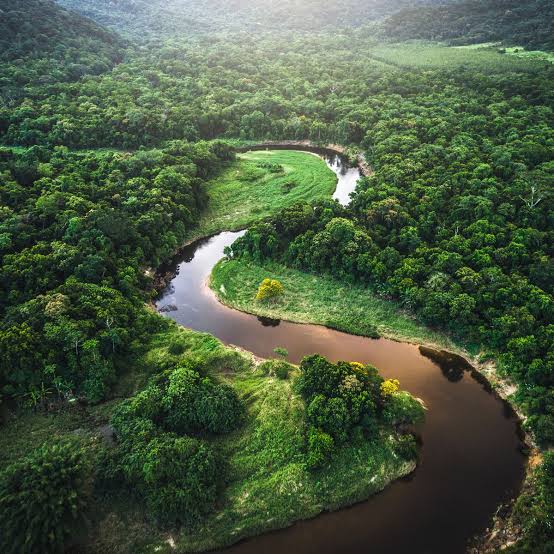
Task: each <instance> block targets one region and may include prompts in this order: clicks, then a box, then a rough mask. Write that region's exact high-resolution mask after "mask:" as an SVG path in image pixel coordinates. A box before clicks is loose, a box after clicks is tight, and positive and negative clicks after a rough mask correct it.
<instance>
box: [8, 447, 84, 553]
mask: <svg viewBox="0 0 554 554" xmlns="http://www.w3.org/2000/svg"><path fill="white" fill-rule="evenodd" d="M88 458H89V457H88V456H87V453H86V452H85V450H84V449H83V448H82V447H81V445H80V444H79V443H78V442H77V441H76V440H58V441H53V442H51V443H50V444H44V445H43V446H41V447H40V448H38V449H37V450H35V451H34V452H33V453H32V454H30V455H29V456H27V457H25V458H23V459H22V460H19V461H18V462H16V463H14V464H12V465H10V466H8V467H7V468H6V469H4V470H3V471H2V473H1V474H0V545H1V546H2V547H3V549H2V552H5V553H7V554H11V553H14V554H15V553H17V554H25V553H36V552H45V553H46V552H62V551H63V549H64V542H65V540H66V539H67V537H68V536H69V535H70V533H71V531H72V530H73V529H74V528H75V523H76V522H77V521H78V520H79V519H80V518H81V516H82V514H83V510H84V509H85V507H86V505H87V502H88V499H89V495H90V492H91V478H90V475H91V467H90V464H89V462H88Z"/></svg>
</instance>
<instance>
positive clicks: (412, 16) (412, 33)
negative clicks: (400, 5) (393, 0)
mask: <svg viewBox="0 0 554 554" xmlns="http://www.w3.org/2000/svg"><path fill="white" fill-rule="evenodd" d="M383 36H385V37H387V38H391V37H392V38H394V39H396V40H406V39H428V40H446V41H448V42H450V43H451V44H472V43H482V42H491V41H503V42H504V43H508V44H515V45H518V46H520V45H521V46H527V47H529V48H530V49H539V50H540V49H544V50H553V49H554V38H553V37H554V6H553V5H552V2H550V0H523V1H522V0H463V1H461V2H454V3H450V4H448V5H445V6H436V7H429V8H424V7H421V6H420V7H417V8H406V9H404V10H400V11H399V12H398V13H396V14H393V15H392V16H390V17H389V18H387V19H386V20H385V22H384V23H383Z"/></svg>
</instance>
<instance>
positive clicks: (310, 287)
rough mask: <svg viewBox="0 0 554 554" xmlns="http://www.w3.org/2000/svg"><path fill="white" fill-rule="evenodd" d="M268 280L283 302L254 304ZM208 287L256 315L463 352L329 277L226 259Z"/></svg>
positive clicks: (392, 307)
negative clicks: (278, 289)
mask: <svg viewBox="0 0 554 554" xmlns="http://www.w3.org/2000/svg"><path fill="white" fill-rule="evenodd" d="M266 277H270V278H272V279H277V280H279V281H280V282H281V283H282V284H283V286H284V289H285V294H284V295H283V297H282V298H280V299H279V300H277V301H275V302H272V303H262V302H259V301H257V300H256V299H255V296H256V291H257V289H258V285H259V284H260V282H261V281H262V280H263V279H265V278H266ZM209 286H210V288H211V289H212V290H213V291H214V292H215V294H216V296H217V298H218V300H219V301H220V302H222V303H223V304H225V305H227V306H229V307H230V308H235V309H237V310H240V311H243V312H247V313H251V314H254V315H257V316H262V317H268V318H271V319H284V320H287V321H293V322H295V323H313V324H316V325H323V326H325V327H329V328H331V329H336V330H338V331H344V332H345V333H349V334H351V335H361V336H365V337H370V338H378V337H384V338H389V339H393V340H398V341H401V342H412V343H415V344H425V345H430V346H434V347H436V348H444V349H448V350H451V351H456V352H460V353H461V352H462V349H461V347H460V346H459V345H456V344H455V343H454V342H453V341H452V340H451V339H450V338H449V337H447V336H446V335H444V334H441V333H439V332H435V331H432V330H431V329H429V328H427V327H425V326H424V325H422V324H420V323H418V322H417V320H416V319H415V318H413V317H412V316H411V315H410V314H407V313H406V312H403V311H402V310H401V309H400V308H399V306H397V305H396V304H394V303H393V302H392V301H388V300H383V299H381V298H379V297H377V296H376V295H374V294H372V293H371V291H369V290H368V289H367V288H365V287H362V286H360V285H355V284H349V283H345V282H343V281H338V280H337V279H334V278H333V277H330V276H326V275H311V274H307V273H304V272H302V271H298V270H295V269H291V268H288V267H286V266H284V265H282V264H279V263H276V262H271V261H265V262H263V263H261V264H258V263H255V262H252V261H246V260H242V259H239V260H237V259H234V260H229V259H226V258H224V259H222V260H221V261H220V262H219V263H218V264H217V265H216V266H215V267H214V268H213V270H212V274H211V277H210V281H209Z"/></svg>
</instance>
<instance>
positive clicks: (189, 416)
mask: <svg viewBox="0 0 554 554" xmlns="http://www.w3.org/2000/svg"><path fill="white" fill-rule="evenodd" d="M163 406H164V410H165V414H164V423H165V426H166V427H167V428H168V429H169V430H172V431H175V432H177V433H180V434H187V433H206V432H207V433H214V434H220V433H228V432H229V431H231V430H233V429H236V428H237V426H238V425H239V424H240V422H241V421H242V419H243V417H244V408H243V406H242V404H241V403H240V401H239V399H238V397H237V394H236V392H235V391H234V390H233V389H232V388H231V387H230V386H228V385H220V384H215V383H213V382H212V381H211V380H210V379H208V378H201V377H200V375H199V374H198V373H197V372H196V371H194V370H193V369H191V368H190V367H179V368H177V369H175V370H174V371H173V372H172V373H171V375H170V376H169V381H168V385H167V389H166V392H165V395H164V398H163Z"/></svg>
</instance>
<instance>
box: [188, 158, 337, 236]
mask: <svg viewBox="0 0 554 554" xmlns="http://www.w3.org/2000/svg"><path fill="white" fill-rule="evenodd" d="M336 184H337V178H336V176H335V174H334V173H333V172H332V171H331V170H330V169H329V168H328V167H327V166H326V165H325V162H324V161H323V160H322V159H320V158H318V157H317V156H314V155H313V154H309V153H306V152H296V151H285V150H280V151H277V150H276V151H265V150H262V151H256V152H246V153H244V154H239V155H238V156H237V160H236V161H235V162H234V163H232V164H231V165H230V166H229V167H228V168H227V169H225V170H224V171H223V172H222V173H221V174H220V175H219V176H218V177H216V178H214V179H212V180H211V181H209V182H208V183H207V191H208V195H209V198H210V199H209V203H208V207H207V209H206V210H205V211H204V213H203V214H202V217H201V219H200V222H199V224H198V226H197V227H196V228H195V229H194V230H193V231H192V232H191V233H192V236H191V237H190V238H191V239H193V238H198V237H202V236H207V235H211V234H213V233H216V232H218V231H223V230H226V231H235V230H238V229H242V228H244V227H247V226H248V225H250V224H252V223H253V222H254V221H259V220H260V219H264V218H265V217H268V216H270V215H272V214H274V213H276V212H278V211H279V210H280V209H281V208H283V207H285V206H289V205H291V204H294V203H295V202H299V201H302V200H304V201H306V200H309V201H311V200H318V199H320V198H330V197H331V196H332V194H333V192H334V190H335V187H336Z"/></svg>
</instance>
